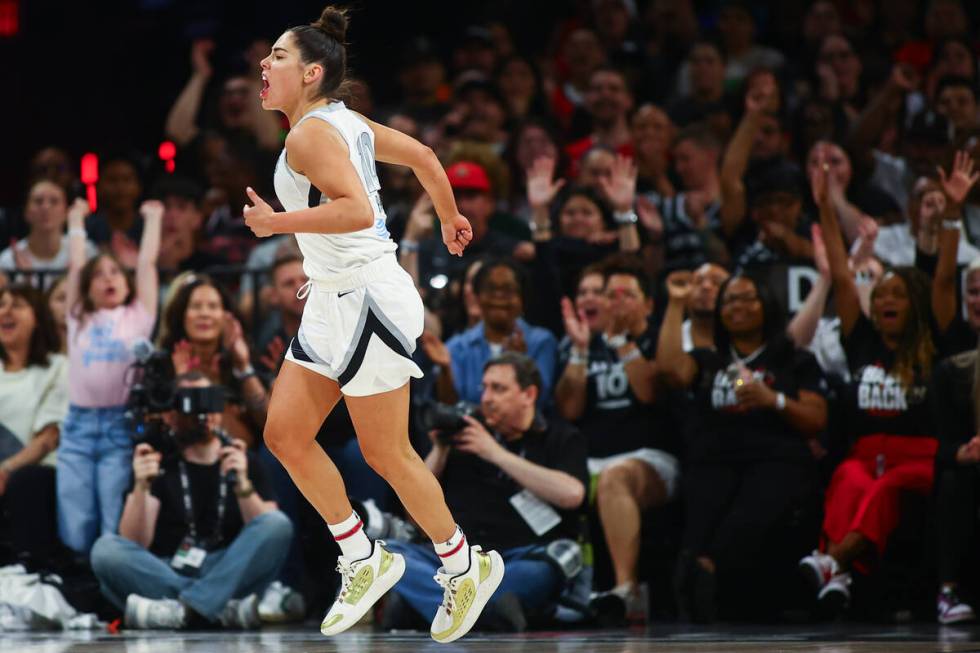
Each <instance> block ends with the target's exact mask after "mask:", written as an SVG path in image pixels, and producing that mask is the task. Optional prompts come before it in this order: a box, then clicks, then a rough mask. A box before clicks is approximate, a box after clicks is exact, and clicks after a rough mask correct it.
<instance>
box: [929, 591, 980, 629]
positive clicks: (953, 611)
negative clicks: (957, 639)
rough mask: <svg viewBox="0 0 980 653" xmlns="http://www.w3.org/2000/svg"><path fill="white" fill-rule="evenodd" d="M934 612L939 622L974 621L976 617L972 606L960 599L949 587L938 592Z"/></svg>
mask: <svg viewBox="0 0 980 653" xmlns="http://www.w3.org/2000/svg"><path fill="white" fill-rule="evenodd" d="M936 612H937V614H938V619H939V623H941V624H960V623H964V622H967V621H974V620H976V618H977V615H976V614H974V612H973V606H971V605H970V604H969V603H963V602H962V601H960V597H959V596H957V595H956V590H953V589H950V588H945V589H943V590H942V591H941V592H939V598H937V599H936Z"/></svg>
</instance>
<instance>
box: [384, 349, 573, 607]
mask: <svg viewBox="0 0 980 653" xmlns="http://www.w3.org/2000/svg"><path fill="white" fill-rule="evenodd" d="M483 385H484V391H483V396H482V400H481V404H480V410H481V413H482V415H483V418H482V422H481V421H479V420H477V419H474V418H472V417H466V418H465V420H466V426H465V427H464V428H463V429H462V430H460V431H459V432H457V433H455V434H453V435H452V436H451V437H450V438H448V439H445V440H444V439H441V438H439V437H435V436H434V437H433V448H432V451H431V452H430V453H429V455H428V456H427V457H426V461H425V462H426V465H427V466H428V467H429V469H431V470H432V472H433V474H435V475H436V477H438V478H439V480H440V482H441V483H442V487H443V490H444V491H445V494H446V503H447V504H448V505H449V508H450V510H451V511H452V513H453V515H455V516H456V520H457V521H458V522H459V525H460V527H461V528H462V529H463V532H465V533H467V534H468V535H469V536H470V537H472V538H473V539H474V540H477V541H479V542H481V543H483V544H484V546H486V547H488V548H493V549H496V550H497V551H499V552H500V553H501V555H502V556H503V558H504V560H505V562H506V564H507V573H506V574H505V576H504V580H503V582H502V583H501V585H500V587H499V588H498V590H497V593H496V594H495V596H494V599H493V600H491V603H490V605H494V603H495V601H497V600H499V599H500V598H501V597H502V596H504V595H508V594H509V595H513V596H516V598H517V599H518V600H519V601H520V606H521V607H522V608H523V609H524V610H539V609H540V608H541V607H542V606H544V605H546V604H547V602H548V601H549V600H550V599H553V598H555V597H556V596H557V594H558V592H559V590H560V588H561V587H562V585H563V584H564V580H565V577H564V576H562V575H561V574H560V572H559V571H558V569H557V567H556V566H554V565H552V564H551V563H549V562H547V561H545V560H543V559H542V557H543V553H544V549H545V547H546V546H547V545H548V544H549V543H552V542H554V541H556V540H558V539H563V538H569V539H574V538H575V537H576V535H577V530H578V528H577V527H578V520H577V519H576V517H577V514H578V510H579V508H580V507H581V506H582V503H583V501H584V499H585V493H586V486H587V483H588V474H587V471H586V464H585V459H586V447H585V440H584V438H583V437H582V436H581V435H580V434H579V432H578V431H577V430H575V429H574V428H573V427H572V426H570V425H568V424H565V423H563V422H547V421H545V419H544V418H543V417H542V416H541V414H540V413H538V412H537V411H536V409H535V402H536V400H537V398H538V392H539V389H540V388H541V374H540V372H539V371H538V369H537V366H536V365H535V364H534V361H532V360H531V359H530V358H528V357H527V356H524V355H523V354H517V353H514V352H506V353H503V354H501V355H500V356H498V357H496V358H493V359H491V360H490V361H489V362H488V363H487V364H486V366H485V367H484V374H483ZM390 548H391V550H393V551H398V552H399V553H402V554H403V555H404V556H405V558H406V561H407V562H408V567H407V569H406V571H405V575H404V576H403V577H402V579H401V581H400V582H399V583H398V585H396V586H395V588H394V589H393V591H394V592H395V593H396V594H398V595H399V596H400V598H402V599H403V600H404V601H405V602H406V603H408V604H409V605H410V606H412V608H414V609H415V611H416V612H418V613H419V615H421V616H423V617H425V618H430V617H432V615H434V614H435V612H436V608H438V607H439V603H440V601H441V600H442V596H441V594H440V589H439V587H438V586H434V585H433V584H432V582H431V580H430V578H431V575H432V571H433V570H434V569H435V568H436V567H438V566H439V564H440V563H439V559H438V558H437V557H436V555H435V553H433V552H432V548H431V547H429V546H426V545H421V544H419V545H415V544H405V543H400V542H393V543H391V546H390Z"/></svg>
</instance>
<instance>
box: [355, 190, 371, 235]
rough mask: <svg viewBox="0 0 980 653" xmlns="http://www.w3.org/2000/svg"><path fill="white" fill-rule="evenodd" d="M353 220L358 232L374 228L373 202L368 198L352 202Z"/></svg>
mask: <svg viewBox="0 0 980 653" xmlns="http://www.w3.org/2000/svg"><path fill="white" fill-rule="evenodd" d="M352 204H353V206H352V207H351V218H352V219H353V221H354V223H355V226H356V227H357V229H358V231H360V230H361V229H370V228H371V227H373V226H374V210H373V209H372V208H371V201H370V200H368V198H367V197H364V198H363V199H360V198H359V199H356V200H352Z"/></svg>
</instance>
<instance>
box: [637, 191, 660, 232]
mask: <svg viewBox="0 0 980 653" xmlns="http://www.w3.org/2000/svg"><path fill="white" fill-rule="evenodd" d="M636 217H637V218H639V220H640V224H641V225H643V228H644V229H646V230H647V233H648V234H649V235H650V239H651V240H652V241H653V242H655V243H656V242H660V240H661V239H662V238H663V237H664V217H663V216H662V215H661V214H660V209H658V208H657V205H656V204H654V203H653V202H651V201H650V200H649V199H648V198H646V197H644V196H642V195H640V196H639V197H637V198H636Z"/></svg>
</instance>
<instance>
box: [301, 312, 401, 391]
mask: <svg viewBox="0 0 980 653" xmlns="http://www.w3.org/2000/svg"><path fill="white" fill-rule="evenodd" d="M371 334H377V336H378V338H380V339H381V342H383V343H384V344H386V345H388V347H389V348H390V349H391V350H392V351H393V352H395V353H396V354H398V355H399V356H404V357H405V358H407V359H408V360H412V357H411V356H410V355H409V353H408V352H407V351H405V347H403V346H402V343H401V341H399V340H398V338H396V337H395V336H394V335H393V334H392V333H391V331H389V330H388V328H387V327H386V326H385V325H384V324H383V323H382V322H381V320H379V319H378V316H377V315H375V314H374V311H373V310H372V309H371V307H370V306H369V307H368V309H367V316H366V317H365V318H364V328H363V329H362V330H361V336H360V337H359V338H358V339H357V346H356V347H355V348H354V355H353V356H351V359H350V362H349V363H348V364H347V368H346V369H344V371H343V372H341V373H340V375H339V376H338V377H337V383H339V384H340V387H341V388H343V387H344V386H345V385H347V384H348V383H350V382H351V380H352V379H353V378H354V377H355V376H356V375H357V372H358V370H360V369H361V364H362V363H363V362H364V355H365V354H366V353H367V348H368V343H369V342H371ZM293 355H294V356H295V354H293Z"/></svg>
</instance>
